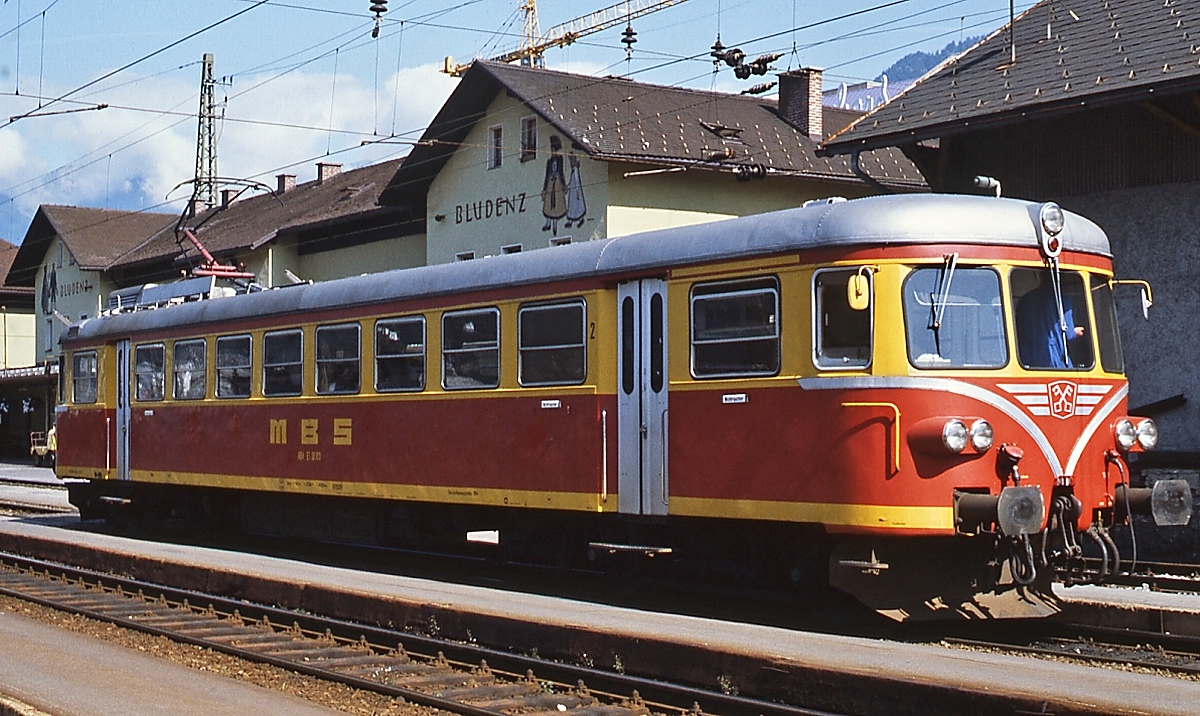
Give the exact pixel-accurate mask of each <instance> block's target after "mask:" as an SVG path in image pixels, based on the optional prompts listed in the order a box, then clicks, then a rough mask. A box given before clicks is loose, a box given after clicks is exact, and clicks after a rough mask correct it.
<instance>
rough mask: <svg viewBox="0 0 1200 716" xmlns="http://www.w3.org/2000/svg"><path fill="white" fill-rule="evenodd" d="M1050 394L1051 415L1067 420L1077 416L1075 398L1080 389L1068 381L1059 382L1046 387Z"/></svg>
mask: <svg viewBox="0 0 1200 716" xmlns="http://www.w3.org/2000/svg"><path fill="white" fill-rule="evenodd" d="M1046 389H1047V391H1048V392H1049V394H1050V414H1051V415H1053V416H1054V417H1056V418H1061V419H1063V420H1066V419H1067V418H1069V417H1071V416H1073V415H1074V414H1075V397H1076V396H1077V395H1078V394H1079V387H1078V386H1077V385H1075V384H1074V383H1072V382H1070V381H1068V380H1058V381H1055V382H1053V383H1050V384H1049V385H1047V386H1046Z"/></svg>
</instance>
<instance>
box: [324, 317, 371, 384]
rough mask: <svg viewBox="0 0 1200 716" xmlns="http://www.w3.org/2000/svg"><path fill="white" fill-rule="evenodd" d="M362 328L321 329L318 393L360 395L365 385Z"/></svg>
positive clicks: (327, 327)
mask: <svg viewBox="0 0 1200 716" xmlns="http://www.w3.org/2000/svg"><path fill="white" fill-rule="evenodd" d="M360 330H361V329H360V328H359V325H358V324H357V323H347V324H344V325H340V326H318V327H317V393H318V394H320V395H331V394H343V395H344V394H347V393H357V392H358V389H359V387H360V386H361V385H362V366H361V365H360V364H359V359H358V357H359V331H360Z"/></svg>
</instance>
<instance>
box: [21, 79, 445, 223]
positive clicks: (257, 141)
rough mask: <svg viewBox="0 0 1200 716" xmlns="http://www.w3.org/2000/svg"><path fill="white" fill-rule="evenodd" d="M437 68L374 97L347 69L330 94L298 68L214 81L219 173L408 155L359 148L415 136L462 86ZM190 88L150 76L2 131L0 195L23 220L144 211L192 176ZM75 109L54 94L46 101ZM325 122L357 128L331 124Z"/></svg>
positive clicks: (267, 173) (392, 82)
mask: <svg viewBox="0 0 1200 716" xmlns="http://www.w3.org/2000/svg"><path fill="white" fill-rule="evenodd" d="M439 69H440V65H434V64H431V65H426V66H422V67H414V68H405V69H402V70H401V71H400V72H399V73H398V74H396V75H394V76H392V77H389V78H387V79H386V80H384V79H381V80H380V83H379V84H380V89H379V92H378V94H376V92H375V90H374V87H373V86H371V84H370V83H364V82H363V81H362V80H361V79H360V78H358V77H356V76H353V75H349V74H346V75H344V76H339V77H338V78H337V85H336V95H335V94H334V85H333V81H334V78H333V75H332V74H331V73H316V72H314V73H303V72H294V73H290V74H287V75H282V76H279V77H277V78H275V79H272V80H271V81H264V80H266V79H268V78H263V77H247V78H238V79H239V81H238V82H237V84H236V85H235V86H233V87H230V88H218V90H217V94H216V98H217V101H218V102H220V101H221V100H222V98H223V97H225V96H228V97H229V98H230V99H229V101H228V103H227V106H226V107H225V112H226V115H227V118H228V119H227V121H224V122H219V123H218V130H217V131H218V137H219V142H218V144H217V157H218V159H217V161H218V167H217V169H218V174H219V175H220V176H224V177H239V178H246V177H256V178H257V179H258V180H260V181H264V182H265V183H267V184H273V174H275V173H281V172H283V171H287V172H289V173H295V174H297V175H298V180H299V181H301V182H303V181H308V180H311V179H312V178H314V176H315V168H314V167H313V163H314V162H315V161H318V160H319V159H317V158H318V157H322V156H324V155H325V154H326V152H327V151H332V152H335V154H333V155H332V156H330V157H329V159H328V160H329V161H332V162H338V163H342V164H344V165H345V166H346V167H347V168H349V167H356V166H362V165H365V164H369V163H372V162H374V161H379V160H381V159H383V158H386V157H393V156H398V155H400V154H403V153H405V152H407V148H406V147H404V146H400V145H395V144H378V145H371V146H366V147H360V145H361V143H362V142H363V140H371V139H373V138H382V137H384V136H387V135H390V134H391V133H392V131H393V127H394V128H395V130H396V132H398V133H402V132H409V131H413V130H416V135H407V136H410V137H411V138H413V139H415V138H416V136H419V134H420V132H421V130H423V128H424V127H425V126H426V125H427V124H428V123H429V121H430V120H431V119H432V118H433V116H434V114H436V112H437V110H438V109H439V108H440V107H441V106H442V104H443V103H444V102H445V100H446V98H447V97H448V96H449V94H450V92H451V91H453V89H454V87H455V86H456V85H457V80H456V79H454V78H451V77H448V76H446V75H443V74H441V73H440V72H439V71H438V70H439ZM397 83H398V84H397ZM197 85H198V83H197V82H195V81H193V80H192V78H190V77H182V76H172V77H157V78H151V79H146V80H143V81H140V82H136V83H132V84H128V85H126V86H123V87H120V88H117V89H113V90H108V91H100V92H95V93H93V94H92V95H91V96H89V97H88V98H87V101H89V102H96V103H108V104H109V105H111V106H110V108H108V109H104V110H98V111H84V112H76V113H71V114H62V115H55V116H48V117H29V118H26V119H22V120H20V121H18V122H16V123H14V124H12V125H10V126H8V127H4V128H0V196H3V197H15V198H13V200H12V201H11V202H5V203H7V204H9V206H7V207H2V209H3V210H6V211H17V212H19V213H20V214H21V215H22V216H23V217H24V221H25V226H27V225H28V220H29V219H30V218H32V215H33V213H34V212H35V211H36V209H37V206H38V205H40V204H71V205H76V206H90V207H105V206H111V207H112V208H122V209H141V208H147V207H151V206H154V205H157V204H160V203H162V202H163V201H164V198H165V197H166V195H167V192H168V191H171V189H172V188H173V187H175V186H176V185H178V184H179V183H180V182H183V181H186V180H188V179H190V178H192V176H193V175H194V170H195V161H196V158H195V153H196V126H197V120H196V118H195V116H194V115H195V113H196V111H197V109H198V99H197V95H198V86H197ZM255 85H259V86H255ZM51 92H52V90H49V89H48V90H46V94H50V93H51ZM243 92H244V94H241V93H243ZM331 100H333V101H334V102H335V104H334V107H333V117H332V125H331V122H330V106H331ZM77 106H78V105H68V104H66V103H60V104H57V105H54V106H53V107H52V109H54V110H57V109H73V108H75V107H77ZM127 107H134V108H143V109H153V110H157V111H160V112H161V111H164V110H171V111H173V112H177V113H181V114H182V116H176V115H165V116H157V115H155V114H154V113H148V112H141V111H132V110H130V109H124V108H127ZM393 107H394V108H395V112H396V116H395V118H394V119H393V116H392V112H393ZM34 108H36V103H34V104H30V102H29V100H26V99H24V98H20V99H17V98H12V97H0V113H3V115H4V116H10V115H13V114H19V113H22V112H27V111H29V110H32V109H34ZM50 109H51V108H47V109H46V110H43V111H48V110H50ZM234 120H253V121H252V122H247V121H234ZM330 126H332V127H333V128H334V129H335V130H347V131H349V132H355V133H357V134H355V133H345V132H341V131H335V132H332V133H331V132H329V128H330ZM376 133H378V134H376ZM340 150H348V151H340ZM297 163H301V164H298V165H297V166H295V167H293V168H291V169H286V170H285V169H283V167H288V166H289V165H293V164H297ZM188 195H190V191H189V190H188V187H183V188H181V189H178V190H175V191H174V192H173V193H172V194H171V198H172V199H176V200H178V201H176V202H175V205H173V206H169V207H161V208H159V209H157V210H159V211H172V210H176V209H178V208H179V207H180V206H181V202H182V200H184V199H186V197H187V196H188ZM9 222H10V223H14V222H13V220H12V219H9ZM25 226H21V227H19V229H18V230H17V231H16V233H17V234H18V235H19V234H20V233H23V232H24V229H25ZM14 228H15V227H14Z"/></svg>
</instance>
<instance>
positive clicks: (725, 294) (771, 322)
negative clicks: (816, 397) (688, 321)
mask: <svg viewBox="0 0 1200 716" xmlns="http://www.w3.org/2000/svg"><path fill="white" fill-rule="evenodd" d="M778 372H779V282H778V281H777V280H776V279H774V278H769V279H758V280H751V281H721V282H715V283H706V284H697V285H696V286H695V287H694V288H693V289H692V375H693V376H695V377H696V378H726V377H733V376H743V375H775V374H776V373H778Z"/></svg>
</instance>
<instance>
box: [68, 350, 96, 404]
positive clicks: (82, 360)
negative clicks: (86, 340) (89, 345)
mask: <svg viewBox="0 0 1200 716" xmlns="http://www.w3.org/2000/svg"><path fill="white" fill-rule="evenodd" d="M71 402H73V403H94V402H96V351H84V352H82V353H76V354H75V355H73V356H71Z"/></svg>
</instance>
